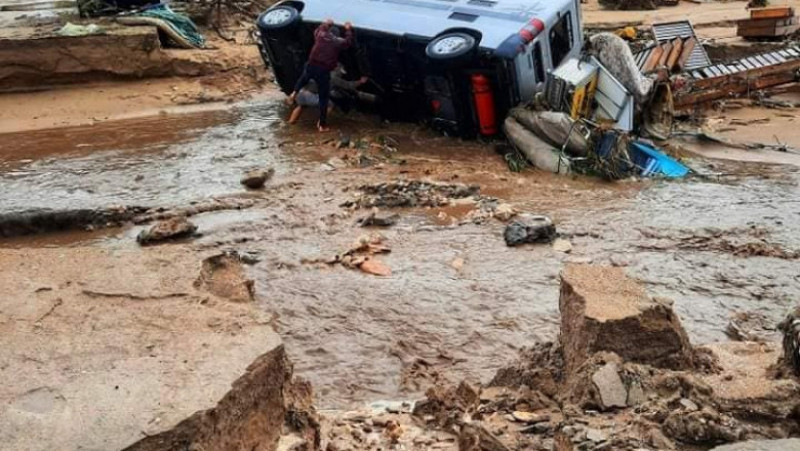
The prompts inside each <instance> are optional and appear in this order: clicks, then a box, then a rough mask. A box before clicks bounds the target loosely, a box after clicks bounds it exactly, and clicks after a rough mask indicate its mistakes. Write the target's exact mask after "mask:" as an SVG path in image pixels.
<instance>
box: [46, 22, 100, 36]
mask: <svg viewBox="0 0 800 451" xmlns="http://www.w3.org/2000/svg"><path fill="white" fill-rule="evenodd" d="M101 33H105V30H103V28H102V27H100V26H98V25H97V24H93V23H91V24H88V25H76V24H74V23H72V22H67V23H66V24H65V25H64V26H63V27H61V28H60V29H59V30H58V31H56V34H57V35H59V36H87V35H90V34H101Z"/></svg>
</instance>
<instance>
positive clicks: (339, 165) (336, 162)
mask: <svg viewBox="0 0 800 451" xmlns="http://www.w3.org/2000/svg"><path fill="white" fill-rule="evenodd" d="M327 164H328V165H329V166H330V167H332V168H334V169H344V168H346V167H347V162H345V161H344V160H342V159H341V158H339V157H333V158H331V159H329V160H328V161H327Z"/></svg>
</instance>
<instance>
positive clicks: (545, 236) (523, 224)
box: [504, 213, 556, 246]
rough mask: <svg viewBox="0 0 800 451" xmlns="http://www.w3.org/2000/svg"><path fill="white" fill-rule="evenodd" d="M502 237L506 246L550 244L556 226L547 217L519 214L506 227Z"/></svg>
mask: <svg viewBox="0 0 800 451" xmlns="http://www.w3.org/2000/svg"><path fill="white" fill-rule="evenodd" d="M504 237H505V240H506V244H507V245H508V246H519V245H521V244H526V243H550V242H552V241H553V240H554V239H555V237H556V226H555V225H554V224H553V221H552V220H551V219H550V218H548V217H547V216H538V215H532V214H527V213H526V214H520V215H517V217H516V219H515V220H514V222H512V223H511V224H509V225H508V226H507V227H506V231H505V233H504Z"/></svg>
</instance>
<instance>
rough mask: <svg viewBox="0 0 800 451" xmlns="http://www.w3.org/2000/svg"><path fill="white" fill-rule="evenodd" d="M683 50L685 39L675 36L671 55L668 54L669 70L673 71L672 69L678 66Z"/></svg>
mask: <svg viewBox="0 0 800 451" xmlns="http://www.w3.org/2000/svg"><path fill="white" fill-rule="evenodd" d="M682 51H683V39H681V38H675V39H674V40H673V41H672V50H670V52H669V55H668V56H667V70H669V71H670V72H672V70H673V69H674V68H676V66H677V64H678V58H680V57H681V52H682Z"/></svg>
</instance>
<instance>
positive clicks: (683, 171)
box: [628, 141, 689, 178]
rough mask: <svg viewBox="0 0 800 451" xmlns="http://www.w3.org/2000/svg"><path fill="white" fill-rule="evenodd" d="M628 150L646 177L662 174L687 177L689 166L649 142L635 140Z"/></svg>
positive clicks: (672, 176)
mask: <svg viewBox="0 0 800 451" xmlns="http://www.w3.org/2000/svg"><path fill="white" fill-rule="evenodd" d="M628 150H629V151H630V156H631V159H632V160H633V162H634V164H636V166H638V167H640V168H642V176H644V177H647V176H650V175H654V174H661V175H663V176H666V177H671V178H679V177H685V176H686V175H687V174H688V173H689V168H687V167H686V166H684V165H682V164H681V163H679V162H677V161H675V160H674V159H673V158H670V157H669V156H667V155H665V154H664V153H662V152H661V151H659V150H658V149H656V148H655V147H653V146H651V145H649V144H645V143H643V142H640V141H634V142H632V143H631V144H630V146H629V147H628Z"/></svg>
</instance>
